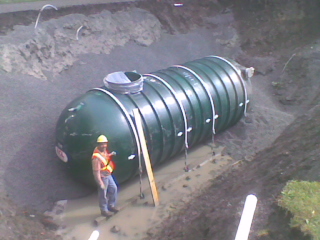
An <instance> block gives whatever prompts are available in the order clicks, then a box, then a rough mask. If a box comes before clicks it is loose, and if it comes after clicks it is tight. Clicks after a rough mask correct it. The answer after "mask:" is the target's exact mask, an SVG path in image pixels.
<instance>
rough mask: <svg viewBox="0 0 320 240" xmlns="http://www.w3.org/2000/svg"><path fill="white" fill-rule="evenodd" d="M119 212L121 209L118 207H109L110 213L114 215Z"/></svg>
mask: <svg viewBox="0 0 320 240" xmlns="http://www.w3.org/2000/svg"><path fill="white" fill-rule="evenodd" d="M119 210H120V209H119V208H117V207H113V206H110V207H109V211H110V212H113V213H117V212H119Z"/></svg>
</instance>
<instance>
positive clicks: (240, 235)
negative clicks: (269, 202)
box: [235, 195, 258, 240]
mask: <svg viewBox="0 0 320 240" xmlns="http://www.w3.org/2000/svg"><path fill="white" fill-rule="evenodd" d="M257 202H258V199H257V197H256V196H255V195H248V196H247V198H246V202H245V203H244V208H243V212H242V216H241V219H240V223H239V227H238V231H237V234H236V238H235V240H248V237H249V233H250V228H251V223H252V219H253V215H254V211H255V209H256V206H257Z"/></svg>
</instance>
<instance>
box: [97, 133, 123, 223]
mask: <svg viewBox="0 0 320 240" xmlns="http://www.w3.org/2000/svg"><path fill="white" fill-rule="evenodd" d="M107 147H108V139H107V137H106V136H104V135H100V136H99V137H98V139H97V147H96V148H95V149H94V151H93V154H92V170H93V175H94V179H95V181H96V183H97V184H98V195H99V207H100V211H101V215H102V216H105V217H111V216H112V215H113V213H116V212H118V211H119V209H118V208H117V207H116V202H117V194H118V193H117V192H118V188H117V185H116V183H115V181H114V179H113V176H112V172H113V171H114V169H115V164H114V162H113V161H112V156H114V155H116V152H111V153H109V152H108V150H107Z"/></svg>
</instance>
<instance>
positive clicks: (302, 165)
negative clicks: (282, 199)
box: [0, 0, 320, 240]
mask: <svg viewBox="0 0 320 240" xmlns="http://www.w3.org/2000/svg"><path fill="white" fill-rule="evenodd" d="M219 2H220V3H218V2H217V1H209V0H207V1H200V0H199V1H184V4H185V6H184V8H172V7H171V6H172V3H171V2H168V1H148V2H147V1H140V2H136V3H130V4H129V3H127V4H105V5H99V6H90V7H88V6H82V7H73V8H66V9H63V10H62V11H59V14H60V15H61V14H62V15H67V14H71V13H76V12H78V13H85V14H92V13H97V12H99V11H101V10H102V9H109V10H112V11H117V10H122V9H127V8H130V7H131V6H138V7H141V8H145V9H147V10H149V11H150V12H152V13H153V14H154V15H156V16H157V17H158V18H159V20H160V22H161V23H162V25H163V28H164V29H165V30H166V31H167V32H168V33H170V34H180V33H185V32H187V31H189V30H191V29H194V28H196V27H198V26H201V27H208V28H212V29H213V28H214V26H212V25H210V23H209V22H208V21H206V18H207V17H210V16H213V15H214V14H217V13H221V12H222V13H227V12H228V11H229V10H232V11H233V12H234V13H235V17H236V22H235V23H234V24H235V26H236V28H237V29H238V32H240V33H241V42H242V50H243V51H244V54H243V55H242V56H241V62H245V61H249V59H250V57H253V56H255V57H256V56H270V55H273V56H274V57H275V55H276V58H277V59H279V61H278V62H277V63H275V66H274V68H272V69H269V70H268V71H259V69H258V74H268V73H269V72H275V71H277V72H278V73H279V75H281V72H282V70H283V66H284V64H285V63H286V62H287V61H288V59H289V58H290V56H292V54H293V53H295V52H297V51H298V49H299V48H303V47H304V46H306V45H308V44H310V43H312V42H313V41H314V40H315V39H316V37H317V36H318V34H319V32H318V29H317V28H316V26H315V24H316V23H318V22H319V19H317V18H316V15H315V9H317V7H319V6H318V5H317V4H318V2H317V1H307V3H306V2H305V1H298V0H296V1H290V3H295V4H298V5H299V8H303V9H305V10H306V12H308V13H309V14H308V15H307V16H304V18H302V19H300V20H297V19H286V18H285V17H286V16H290V14H287V13H286V12H284V10H283V9H288V5H287V4H289V1H281V4H280V3H277V1H262V0H261V1H250V0H245V1H234V3H233V1H219ZM253 2H254V3H253ZM279 2H280V1H279ZM284 7H286V8H284ZM289 10H290V9H289ZM57 14H58V13H56V12H53V11H52V14H51V15H50V14H46V15H47V17H48V18H52V17H58V15H57ZM36 15H37V12H33V11H29V12H21V13H19V14H15V15H13V14H2V15H0V21H1V22H5V23H6V24H2V25H1V27H0V33H1V34H6V33H7V32H8V31H11V30H12V28H13V26H15V25H17V24H30V23H31V22H30V21H31V20H30V19H35V18H36ZM2 20H3V21H2ZM44 20H45V19H44ZM301 59H303V57H301V56H300V57H299V58H297V59H293V61H292V63H293V64H292V65H290V67H288V68H287V69H286V74H287V76H289V77H285V76H282V75H281V76H280V77H279V79H270V84H271V82H272V81H275V80H276V81H278V82H280V80H281V88H280V89H279V88H275V89H274V90H273V91H274V92H273V93H274V94H275V99H277V98H278V99H279V100H282V102H281V103H279V104H286V105H285V106H284V107H283V109H284V111H288V112H294V114H297V115H298V114H301V113H305V114H304V115H302V116H301V117H298V118H297V119H296V121H295V122H294V123H293V124H292V125H290V126H288V127H287V128H286V129H285V131H284V132H283V133H282V134H281V136H280V137H279V138H278V139H277V140H276V141H275V142H274V143H273V145H272V146H271V147H269V148H267V149H265V150H263V151H261V152H259V153H257V154H256V156H255V158H254V160H252V161H250V162H243V163H242V164H240V165H238V166H237V167H234V168H233V169H231V170H230V171H228V172H227V173H225V174H223V175H222V176H220V177H218V178H217V179H215V180H213V184H212V186H211V187H209V188H208V189H205V190H204V191H203V192H201V193H200V194H199V195H198V196H197V197H195V199H194V200H193V201H192V202H191V203H189V204H188V205H186V206H184V207H183V209H181V211H180V212H178V213H176V214H174V215H172V216H170V217H169V218H168V219H166V221H164V222H163V224H162V225H161V226H159V227H158V228H157V229H155V230H154V231H152V233H150V234H152V236H151V237H150V238H149V239H184V240H187V239H221V240H223V239H232V238H233V237H234V235H235V231H236V229H237V225H238V223H239V219H240V214H241V210H242V206H243V200H244V199H245V196H246V195H247V194H250V193H253V194H256V195H257V196H258V198H259V203H258V208H257V212H256V215H255V221H254V224H253V230H252V237H251V239H259V240H262V239H263V240H269V239H270V240H271V239H278V240H281V239H290V240H304V239H309V237H307V236H303V235H302V234H301V233H300V232H299V231H297V230H292V229H290V228H289V227H288V219H289V217H290V216H289V215H288V214H286V213H285V212H284V211H282V210H281V209H279V208H278V207H277V205H276V198H277V197H278V195H279V194H280V192H281V189H282V188H283V186H284V185H285V183H286V182H287V181H288V180H290V179H303V180H315V181H318V180H319V174H318V172H319V168H320V166H319V164H318V161H317V160H318V156H319V153H320V150H319V149H320V148H319V142H320V139H319V136H320V128H319V126H318V123H319V120H320V119H319V118H320V109H319V107H317V106H316V105H317V104H318V103H319V101H318V99H317V96H318V95H319V91H318V89H317V88H312V87H310V85H308V86H306V84H311V85H312V84H313V83H314V82H313V81H311V80H310V81H309V82H307V83H306V82H305V81H304V80H305V78H304V76H305V75H303V71H302V70H303V69H304V66H305V65H304V64H301V61H299V60H301ZM238 60H239V59H238ZM306 61H309V60H308V59H307V60H306ZM302 63H303V61H302ZM293 76H295V78H294V81H293V83H292V82H289V81H290V79H293ZM294 86H295V87H294ZM302 86H305V87H306V89H304V90H301V87H302ZM310 91H311V92H312V94H310ZM297 96H298V97H297ZM292 99H293V100H292ZM288 104H289V105H288ZM313 106H315V107H314V108H312V109H311V110H309V108H311V107H313ZM308 110H309V111H308ZM236 127H237V126H236ZM0 203H1V207H0V214H1V215H0V217H1V218H0V221H1V234H0V235H1V237H0V239H6V240H8V239H57V237H56V236H54V233H53V231H52V230H54V226H52V225H50V224H46V226H45V225H43V224H41V223H40V222H41V217H36V218H34V217H33V215H36V216H40V214H39V215H38V214H37V213H34V212H33V210H30V209H29V210H21V209H19V208H18V207H17V206H14V204H13V203H11V202H10V201H9V200H8V199H6V198H2V199H0ZM239 203H242V204H239ZM42 222H43V221H42ZM52 228H53V229H52ZM262 230H266V231H264V232H267V234H261V233H262ZM3 236H5V237H3Z"/></svg>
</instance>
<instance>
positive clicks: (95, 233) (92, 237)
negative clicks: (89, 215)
mask: <svg viewBox="0 0 320 240" xmlns="http://www.w3.org/2000/svg"><path fill="white" fill-rule="evenodd" d="M99 235H100V234H99V231H98V230H94V231H93V232H92V233H91V235H90V237H89V239H88V240H97V239H98V238H99Z"/></svg>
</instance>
